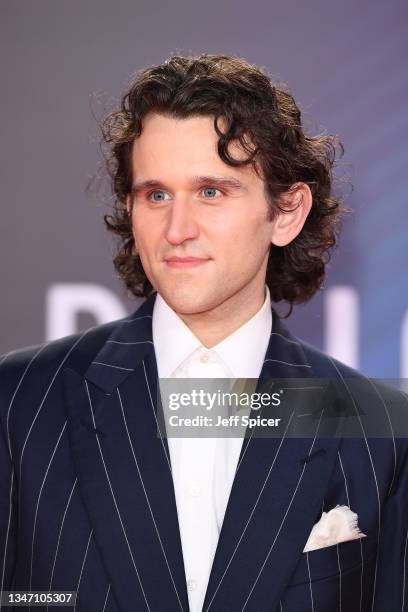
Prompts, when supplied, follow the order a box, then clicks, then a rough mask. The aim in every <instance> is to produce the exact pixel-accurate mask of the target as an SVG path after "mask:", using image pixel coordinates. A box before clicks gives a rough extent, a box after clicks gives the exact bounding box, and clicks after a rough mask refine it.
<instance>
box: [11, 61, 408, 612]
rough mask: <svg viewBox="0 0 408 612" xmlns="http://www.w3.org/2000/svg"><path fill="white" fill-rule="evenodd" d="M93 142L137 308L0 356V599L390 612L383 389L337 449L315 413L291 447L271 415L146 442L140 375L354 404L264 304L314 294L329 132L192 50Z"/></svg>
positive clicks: (394, 476)
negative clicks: (103, 160)
mask: <svg viewBox="0 0 408 612" xmlns="http://www.w3.org/2000/svg"><path fill="white" fill-rule="evenodd" d="M104 137H105V140H106V142H107V143H109V145H110V147H111V149H110V150H111V153H110V156H109V157H108V169H109V172H110V174H111V177H112V186H113V190H114V194H115V197H116V207H115V212H114V214H113V215H111V216H107V217H106V224H107V227H108V228H109V230H111V231H113V232H114V233H116V234H117V235H119V237H120V248H119V252H118V254H117V256H116V258H115V266H116V269H117V271H118V273H119V275H120V276H121V278H122V279H123V280H124V282H125V284H126V286H127V287H128V289H129V290H130V291H131V293H132V294H133V295H135V296H144V297H147V300H146V301H145V302H144V303H143V304H142V306H141V307H140V308H139V309H138V310H136V312H134V313H133V314H132V315H131V316H129V317H126V318H125V319H123V320H121V321H116V322H113V323H110V324H106V325H100V326H98V327H95V328H93V329H91V330H87V331H85V332H83V333H81V334H77V335H75V336H70V337H68V338H63V339H61V340H57V341H55V342H52V343H48V344H46V345H44V346H41V347H35V348H29V349H25V350H22V351H17V352H14V353H12V354H10V355H7V356H5V357H4V358H3V362H2V365H1V369H0V373H2V389H1V426H2V438H1V450H0V452H1V456H0V466H1V505H0V511H1V514H0V521H1V522H0V528H1V532H0V533H1V540H0V546H1V548H0V554H1V557H0V561H1V581H2V582H1V584H2V589H3V590H24V591H53V592H54V591H77V593H78V597H77V604H76V609H77V610H83V611H93V610H95V611H96V610H104V611H105V612H106V611H107V610H109V611H110V612H114V611H117V610H122V611H135V610H136V611H139V610H152V611H158V612H166V611H176V610H185V611H187V610H188V609H190V610H192V611H194V612H196V611H198V610H201V609H202V610H206V611H207V610H209V611H213V612H230V611H231V612H236V611H241V610H247V611H254V612H255V611H256V612H263V611H265V612H267V611H268V612H273V611H275V612H279V611H282V610H285V612H288V611H289V612H303V611H306V610H312V611H315V612H317V611H323V610H324V611H330V612H331V611H332V610H343V611H347V612H354V611H368V610H374V611H376V612H379V611H384V612H385V611H388V610H390V611H391V610H392V611H394V610H395V611H396V610H404V609H406V607H407V603H406V602H407V593H406V587H405V584H406V553H407V534H408V512H407V510H408V508H407V491H408V480H407V478H408V477H407V466H406V460H407V447H406V442H405V440H403V439H398V438H396V437H395V436H394V429H393V420H392V414H393V413H392V410H391V409H390V407H389V403H390V401H391V399H392V398H394V395H395V394H393V393H391V391H390V390H385V391H384V389H378V388H377V387H374V385H372V388H373V393H372V405H373V406H374V404H375V403H376V402H377V404H378V405H379V412H380V417H381V419H383V421H382V422H383V423H384V431H386V432H388V433H389V432H391V433H392V435H385V436H384V437H382V438H381V439H377V438H376V439H369V438H368V437H367V435H366V432H365V430H364V427H363V425H362V421H361V419H359V421H358V423H359V427H360V426H361V430H359V436H358V437H355V438H353V439H350V438H349V437H346V436H342V435H334V436H332V437H331V438H329V437H322V436H321V435H320V430H319V428H320V426H321V425H322V423H324V422H325V421H324V419H325V416H326V415H324V412H325V410H326V408H325V406H323V408H322V410H321V412H320V416H319V418H318V419H317V420H315V421H312V424H313V423H314V424H315V426H316V427H315V429H313V430H312V435H310V436H304V437H303V436H301V437H296V436H294V437H290V436H289V433H288V432H289V430H290V427H291V426H292V425H293V424H294V423H295V421H296V423H299V422H300V421H299V418H300V417H302V416H306V417H307V416H308V414H296V416H293V415H294V412H291V413H290V416H289V412H290V411H289V410H287V411H286V417H287V418H286V421H285V430H284V431H281V433H280V435H278V436H276V435H275V436H273V435H266V436H261V435H260V436H258V435H252V436H250V437H248V438H246V439H245V440H244V441H243V440H242V438H240V437H235V438H228V439H227V438H226V437H221V438H216V437H215V436H214V437H211V436H210V437H203V438H201V439H194V438H192V437H191V438H189V437H185V438H176V437H170V436H169V438H168V439H166V438H165V437H160V436H158V426H159V425H160V422H161V419H162V418H163V414H162V413H161V408H160V402H158V401H157V394H158V391H159V378H160V379H161V380H162V381H165V380H167V379H172V378H184V379H188V378H200V377H204V378H209V379H210V378H223V377H225V378H231V379H234V380H235V379H259V381H258V384H259V386H260V387H261V386H262V385H263V384H265V383H267V382H268V381H272V382H273V381H274V380H279V379H287V380H291V379H299V378H300V379H302V380H304V381H305V385H306V386H307V384H310V383H313V382H314V381H315V380H316V379H335V380H336V381H337V383H339V385H338V386H340V387H341V388H344V389H345V390H346V393H348V394H349V396H350V397H351V400H352V401H351V403H352V404H353V405H354V407H355V402H354V401H353V397H352V393H351V392H350V386H349V383H348V382H347V381H348V379H349V378H353V379H354V380H357V381H359V382H360V381H363V380H364V379H363V377H361V376H359V375H358V374H357V373H356V372H354V371H352V370H350V369H349V368H347V367H346V366H345V365H343V364H341V363H339V362H337V361H335V360H333V359H331V358H330V357H327V356H325V355H323V354H322V353H320V352H319V351H317V350H316V349H314V348H312V347H310V346H308V345H306V344H305V343H303V342H301V341H299V340H298V339H296V338H294V337H293V336H292V335H291V334H290V333H289V331H288V330H287V329H286V327H285V326H284V324H283V323H282V322H281V321H280V319H279V317H278V315H277V314H276V312H275V311H274V310H273V309H271V301H273V302H278V301H281V300H285V301H286V302H287V303H288V304H289V307H290V309H292V306H293V305H294V304H296V303H302V302H305V301H306V300H308V299H310V297H311V296H312V295H313V294H314V293H315V292H316V291H317V290H318V289H319V288H320V287H321V285H322V282H323V279H324V272H325V262H326V261H327V255H328V253H329V250H330V249H331V247H333V245H334V244H335V242H336V234H335V229H336V226H337V221H338V215H339V209H340V208H339V201H338V200H337V199H336V198H335V197H334V196H333V195H332V178H331V169H332V166H333V162H334V151H335V144H336V143H335V139H334V138H333V137H330V136H318V137H310V136H306V135H305V133H304V131H303V128H302V125H301V116H300V112H299V109H298V107H297V105H296V103H295V102H294V100H293V98H292V96H291V95H290V94H289V93H288V92H286V90H284V89H283V88H279V87H277V86H274V85H273V83H272V82H271V80H270V78H269V77H268V76H267V75H266V74H264V73H263V72H262V71H261V70H259V69H258V68H256V67H254V66H251V65H250V64H248V63H246V62H245V61H243V60H240V59H237V58H233V57H228V56H211V55H203V56H200V57H196V58H194V57H192V58H187V57H178V56H175V57H172V58H171V59H170V60H168V61H167V62H165V63H164V64H162V65H159V66H155V67H153V68H150V69H148V70H145V71H144V72H143V73H142V74H141V75H139V76H138V77H137V78H136V80H135V81H134V82H133V83H132V84H131V86H130V88H129V90H128V91H127V93H126V94H125V96H124V98H123V100H122V104H121V108H120V109H119V110H118V111H115V112H113V113H112V114H110V115H109V117H108V118H107V119H106V121H105V124H104ZM340 324H341V322H340ZM367 384H369V383H367ZM260 387H259V388H260ZM370 388H371V387H370ZM305 405H306V404H305ZM298 407H299V406H296V407H295V408H296V409H297V408H298ZM302 407H303V399H302V400H300V408H302ZM370 409H371V406H370ZM319 410H320V407H319ZM301 412H302V410H300V413H301ZM303 412H305V411H303ZM356 414H357V413H356ZM292 417H293V418H292ZM291 421H293V423H292V422H291ZM329 421H330V420H329V419H327V422H329ZM167 426H168V423H166V427H167ZM259 429H260V428H258V433H259ZM271 429H272V427H271ZM336 431H337V430H336ZM324 513H325V514H324ZM339 521H340V523H341V528H337V527H338V524H339ZM312 530H313V532H312ZM404 606H405V607H404ZM3 609H4V607H3Z"/></svg>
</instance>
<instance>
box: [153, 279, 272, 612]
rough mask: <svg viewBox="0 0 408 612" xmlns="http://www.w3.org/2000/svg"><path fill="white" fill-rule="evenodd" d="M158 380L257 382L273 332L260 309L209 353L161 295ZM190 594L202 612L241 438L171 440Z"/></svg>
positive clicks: (194, 608)
mask: <svg viewBox="0 0 408 612" xmlns="http://www.w3.org/2000/svg"><path fill="white" fill-rule="evenodd" d="M152 330H153V344H154V349H155V353H156V359H157V369H158V374H159V378H173V377H176V378H231V379H235V378H258V377H259V375H260V372H261V369H262V364H263V360H264V357H265V353H266V349H267V346H268V342H269V336H270V334H271V331H272V314H271V304H270V295H269V290H268V288H267V287H266V298H265V301H264V304H263V306H262V307H261V309H260V310H259V311H258V312H257V313H256V314H255V315H254V316H253V317H252V318H251V319H250V320H249V321H247V322H246V323H244V325H242V326H241V327H240V328H239V329H237V330H236V331H235V332H233V333H232V334H231V335H229V336H228V337H227V338H225V339H224V340H222V342H219V343H218V344H217V345H216V346H214V347H212V348H211V349H207V348H206V347H204V346H203V345H202V344H201V342H200V341H199V340H198V338H197V337H196V336H195V335H194V334H193V333H192V332H191V331H190V329H189V328H188V327H187V325H186V324H185V323H184V322H183V321H182V319H180V317H179V316H178V315H177V314H176V313H175V312H174V311H173V310H172V309H171V308H170V307H169V306H168V305H167V303H166V302H165V301H164V300H163V298H162V297H161V296H160V295H157V297H156V300H155V304H154V310H153V320H152ZM168 446H169V452H170V461H171V466H172V474H173V483H174V492H175V498H176V505H177V515H178V521H179V529H180V537H181V545H182V550H183V558H184V568H185V572H186V579H187V591H188V598H189V606H190V611H191V612H200V611H201V609H202V605H203V602H204V597H205V593H206V590H207V585H208V579H209V576H210V572H211V566H212V563H213V559H214V554H215V550H216V548H217V543H218V538H219V534H220V531H221V526H222V522H223V520H224V515H225V510H226V507H227V503H228V498H229V495H230V492H231V487H232V483H233V480H234V475H235V471H236V468H237V464H238V458H239V454H240V452H241V446H242V438H184V437H183V438H175V437H169V438H168Z"/></svg>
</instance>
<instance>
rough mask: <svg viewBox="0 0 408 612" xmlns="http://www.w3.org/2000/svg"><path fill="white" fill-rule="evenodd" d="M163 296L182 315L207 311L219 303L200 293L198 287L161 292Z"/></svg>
mask: <svg viewBox="0 0 408 612" xmlns="http://www.w3.org/2000/svg"><path fill="white" fill-rule="evenodd" d="M159 293H160V295H161V296H162V298H163V299H164V300H165V301H166V302H167V304H168V305H169V306H170V308H172V309H173V310H174V312H176V313H177V314H180V315H193V314H199V313H200V312H205V311H207V310H211V309H212V308H214V307H216V306H217V304H216V303H214V301H213V300H212V299H211V297H210V296H208V295H207V296H206V295H200V293H199V292H198V291H197V289H196V288H193V287H192V288H191V290H187V289H186V288H185V287H184V288H183V289H182V290H180V288H179V289H178V290H177V292H176V291H174V289H173V290H172V291H168V292H166V291H164V292H160V291H159Z"/></svg>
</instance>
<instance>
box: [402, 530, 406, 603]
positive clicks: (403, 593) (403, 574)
mask: <svg viewBox="0 0 408 612" xmlns="http://www.w3.org/2000/svg"><path fill="white" fill-rule="evenodd" d="M407 545H408V529H407V535H406V537H405V548H404V565H403V571H402V607H401V612H405V588H406V585H405V582H406V578H407V572H406V565H407Z"/></svg>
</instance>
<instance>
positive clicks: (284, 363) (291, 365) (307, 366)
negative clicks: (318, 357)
mask: <svg viewBox="0 0 408 612" xmlns="http://www.w3.org/2000/svg"><path fill="white" fill-rule="evenodd" d="M268 361H271V362H273V363H281V364H282V365H286V366H290V367H291V368H311V367H312V366H310V365H308V364H306V363H288V362H287V361H281V360H280V359H265V361H264V363H267V362H268Z"/></svg>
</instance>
